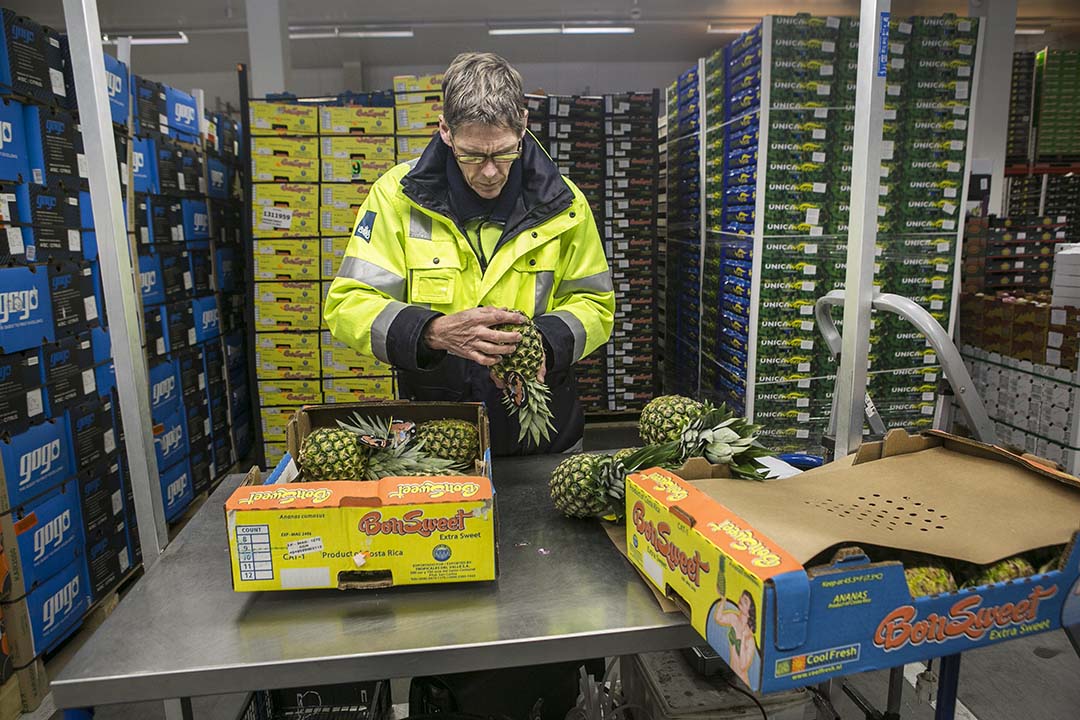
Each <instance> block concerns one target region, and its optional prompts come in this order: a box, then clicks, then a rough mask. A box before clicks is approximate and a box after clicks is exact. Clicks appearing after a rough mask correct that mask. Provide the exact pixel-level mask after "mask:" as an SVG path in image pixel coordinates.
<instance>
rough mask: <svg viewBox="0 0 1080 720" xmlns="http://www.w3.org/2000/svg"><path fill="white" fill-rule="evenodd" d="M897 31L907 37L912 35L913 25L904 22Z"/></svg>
mask: <svg viewBox="0 0 1080 720" xmlns="http://www.w3.org/2000/svg"><path fill="white" fill-rule="evenodd" d="M897 30H898V31H900V32H902V33H903V34H905V35H910V34H911V30H912V26H911V23H909V22H902V23H900V25H899V26H898V27H897Z"/></svg>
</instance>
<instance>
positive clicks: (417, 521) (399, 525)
mask: <svg viewBox="0 0 1080 720" xmlns="http://www.w3.org/2000/svg"><path fill="white" fill-rule="evenodd" d="M469 517H472V513H471V512H468V513H467V512H465V511H464V510H458V511H457V512H456V513H454V514H453V515H451V516H450V517H424V511H423V510H419V509H417V510H410V511H408V512H406V513H405V514H403V515H402V516H401V517H399V518H398V517H389V518H385V519H384V518H383V514H382V513H381V512H379V511H378V510H372V511H371V512H369V513H367V514H366V515H364V517H362V518H361V519H360V524H359V530H360V532H361V534H363V535H368V536H373V535H420V536H421V537H431V535H432V534H433V533H436V532H454V531H457V530H464V529H465V519H466V518H469Z"/></svg>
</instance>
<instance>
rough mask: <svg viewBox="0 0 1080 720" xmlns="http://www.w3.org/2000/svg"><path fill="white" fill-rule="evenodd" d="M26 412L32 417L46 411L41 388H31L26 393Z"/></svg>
mask: <svg viewBox="0 0 1080 720" xmlns="http://www.w3.org/2000/svg"><path fill="white" fill-rule="evenodd" d="M26 412H27V414H28V415H30V417H37V416H38V415H40V414H41V413H42V412H44V403H43V402H42V398H41V388H37V389H36V390H30V391H28V392H27V393H26Z"/></svg>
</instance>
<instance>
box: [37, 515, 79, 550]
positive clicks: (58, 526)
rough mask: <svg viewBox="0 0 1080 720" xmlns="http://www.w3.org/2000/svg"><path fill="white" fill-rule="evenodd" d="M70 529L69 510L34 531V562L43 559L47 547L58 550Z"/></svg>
mask: <svg viewBox="0 0 1080 720" xmlns="http://www.w3.org/2000/svg"><path fill="white" fill-rule="evenodd" d="M70 529H71V510H65V511H64V512H62V513H60V514H59V515H57V516H56V517H54V518H53V519H52V520H50V521H49V522H47V523H45V524H44V525H42V526H41V527H39V528H38V529H37V530H35V531H34V562H38V561H39V560H41V559H42V558H44V557H45V553H46V552H47V551H48V549H49V547H50V546H51V547H52V548H54V549H55V548H59V547H61V546H62V545H63V544H64V536H65V535H66V534H67V531H68V530H70Z"/></svg>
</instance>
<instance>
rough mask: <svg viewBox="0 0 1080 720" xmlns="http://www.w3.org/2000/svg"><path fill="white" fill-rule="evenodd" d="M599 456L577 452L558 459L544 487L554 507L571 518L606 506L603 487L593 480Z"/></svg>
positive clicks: (592, 513) (590, 514)
mask: <svg viewBox="0 0 1080 720" xmlns="http://www.w3.org/2000/svg"><path fill="white" fill-rule="evenodd" d="M602 462H603V456H601V455H591V454H587V453H579V454H577V455H571V456H570V457H568V458H566V459H565V460H563V461H562V462H561V463H559V466H558V467H556V468H555V471H554V472H552V474H551V480H550V482H549V484H548V487H549V489H550V491H551V499H552V502H554V504H555V508H556V509H557V510H558V511H559V512H561V513H562V514H563V515H566V516H567V517H572V518H590V517H595V516H597V515H600V514H602V513H603V512H604V510H605V509H606V508H607V502H606V498H605V496H604V491H603V489H602V488H600V487H599V485H598V483H597V481H596V475H597V471H598V469H599V467H600V465H601V463H602Z"/></svg>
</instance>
